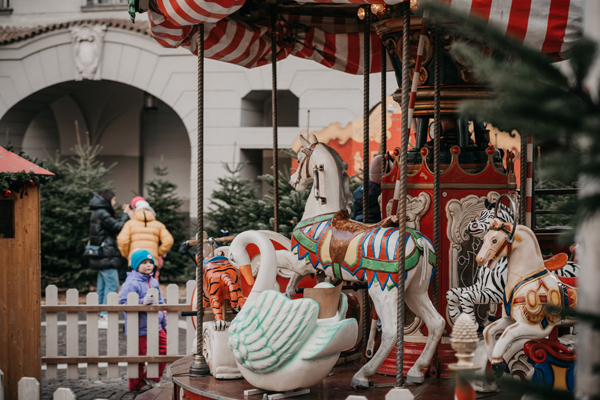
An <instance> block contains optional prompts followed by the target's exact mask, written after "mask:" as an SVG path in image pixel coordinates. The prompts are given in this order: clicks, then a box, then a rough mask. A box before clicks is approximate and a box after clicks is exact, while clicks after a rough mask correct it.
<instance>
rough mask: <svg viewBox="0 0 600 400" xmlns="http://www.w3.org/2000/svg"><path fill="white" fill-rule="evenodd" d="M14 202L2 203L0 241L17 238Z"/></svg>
mask: <svg viewBox="0 0 600 400" xmlns="http://www.w3.org/2000/svg"><path fill="white" fill-rule="evenodd" d="M14 204H15V202H14V201H13V200H1V201H0V239H10V238H14V237H15V221H14V218H15V216H14V215H15V214H14Z"/></svg>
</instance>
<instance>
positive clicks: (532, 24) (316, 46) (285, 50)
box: [149, 0, 584, 74]
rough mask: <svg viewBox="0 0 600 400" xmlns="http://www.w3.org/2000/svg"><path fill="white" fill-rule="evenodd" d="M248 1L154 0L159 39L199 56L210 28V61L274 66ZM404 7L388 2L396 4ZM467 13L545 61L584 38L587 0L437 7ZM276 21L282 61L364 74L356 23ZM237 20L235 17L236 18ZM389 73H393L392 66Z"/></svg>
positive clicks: (375, 44) (457, 0)
mask: <svg viewBox="0 0 600 400" xmlns="http://www.w3.org/2000/svg"><path fill="white" fill-rule="evenodd" d="M244 1H245V0H152V10H151V11H150V12H149V17H150V29H151V32H152V35H153V37H154V39H155V40H156V41H157V42H158V43H160V44H161V45H162V46H164V47H184V48H186V49H188V50H190V51H191V52H192V53H194V54H197V49H198V43H197V38H198V36H197V32H198V24H205V31H204V35H205V36H204V40H205V56H206V57H207V58H211V59H213V60H220V61H225V62H228V63H232V64H237V65H242V66H244V67H247V68H253V67H258V66H261V65H265V64H268V63H269V62H270V61H271V24H270V19H269V15H266V14H262V15H261V13H253V14H252V15H251V16H250V17H248V16H242V15H239V13H238V14H234V13H235V12H236V11H238V10H239V9H240V8H241V7H242V5H243V4H244ZM401 1H402V0H387V1H385V3H386V4H397V3H400V2H401ZM438 1H440V2H444V3H447V4H450V6H451V7H452V8H455V9H459V10H465V11H468V12H469V13H470V14H471V15H475V16H478V17H479V18H482V19H484V20H486V21H488V23H489V24H491V25H494V26H495V27H497V28H499V29H501V30H502V31H503V32H505V33H506V34H507V35H510V36H512V37H513V38H515V39H517V40H519V41H521V42H522V43H524V44H526V45H528V46H529V47H531V48H533V49H535V50H537V51H540V52H542V53H550V54H556V55H559V54H561V53H564V52H565V51H566V50H568V49H569V48H570V47H571V46H572V45H573V43H574V42H575V41H576V40H577V39H579V38H580V37H581V32H582V26H583V2H584V0H438ZM302 3H303V4H304V3H337V4H340V3H342V4H356V5H359V4H369V3H382V1H381V0H303V1H302ZM282 11H283V12H280V13H279V14H278V18H277V27H276V29H277V51H278V54H277V59H278V60H282V59H284V58H286V57H288V56H289V55H293V56H296V57H300V58H306V59H312V60H314V61H317V62H318V63H320V64H322V65H324V66H326V67H328V68H333V69H336V70H339V71H344V72H347V73H350V74H362V73H363V43H362V42H363V34H362V31H363V28H362V21H360V20H359V19H358V17H353V18H348V17H315V16H299V15H295V14H286V13H285V10H282ZM232 14H233V15H232ZM380 52H381V41H380V39H379V37H378V36H377V34H376V33H374V32H372V33H371V68H370V70H371V71H370V72H371V73H373V72H380V71H381V65H380V62H379V60H380V55H381V53H380ZM387 69H388V70H392V68H391V64H390V63H389V62H388V68H387Z"/></svg>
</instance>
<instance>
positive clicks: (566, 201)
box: [535, 175, 577, 228]
mask: <svg viewBox="0 0 600 400" xmlns="http://www.w3.org/2000/svg"><path fill="white" fill-rule="evenodd" d="M573 187H577V182H573V183H572V184H565V183H563V182H561V181H557V180H549V181H546V180H542V179H538V178H537V175H536V184H535V188H536V189H569V188H573ZM575 201H577V195H575V194H562V195H539V194H537V195H536V196H535V209H536V210H551V211H558V212H564V213H565V214H548V215H539V214H536V216H535V220H536V226H537V227H538V228H548V227H553V226H569V225H572V224H573V212H572V210H573V209H574V208H573V207H574V202H575Z"/></svg>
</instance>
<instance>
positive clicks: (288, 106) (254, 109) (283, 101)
mask: <svg viewBox="0 0 600 400" xmlns="http://www.w3.org/2000/svg"><path fill="white" fill-rule="evenodd" d="M271 104H272V102H271V91H270V90H253V91H251V92H250V93H248V94H247V95H246V96H244V98H242V118H241V125H242V126H272V123H271ZM298 107H299V101H298V97H296V95H294V94H293V93H292V92H291V91H289V90H278V91H277V125H278V126H298Z"/></svg>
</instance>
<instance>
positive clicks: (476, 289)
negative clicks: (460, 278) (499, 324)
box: [446, 199, 579, 332]
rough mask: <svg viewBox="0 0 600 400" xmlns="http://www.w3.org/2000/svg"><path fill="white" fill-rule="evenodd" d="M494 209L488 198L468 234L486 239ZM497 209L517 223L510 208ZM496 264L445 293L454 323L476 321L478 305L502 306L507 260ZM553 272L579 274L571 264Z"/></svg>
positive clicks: (500, 215)
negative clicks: (467, 319) (464, 317)
mask: <svg viewBox="0 0 600 400" xmlns="http://www.w3.org/2000/svg"><path fill="white" fill-rule="evenodd" d="M495 208H496V203H495V202H490V201H489V200H488V199H485V208H484V209H483V210H482V211H481V212H480V213H479V215H478V216H477V217H476V218H475V219H474V220H473V221H471V222H470V223H469V225H468V226H467V232H468V233H469V234H470V235H472V236H474V237H479V238H482V237H484V236H485V234H486V233H487V232H488V230H489V228H490V224H491V222H492V221H493V220H494V218H496V216H495ZM498 208H499V210H498V219H499V220H501V221H502V222H509V223H512V222H514V219H515V218H514V215H513V213H512V212H511V210H510V209H509V208H508V207H506V206H505V205H504V204H500V206H499V207H498ZM496 262H497V266H496V268H494V269H490V268H487V267H485V266H482V267H479V269H478V270H477V273H476V276H475V281H474V284H473V285H472V286H467V287H458V288H452V289H450V290H448V291H447V292H446V300H447V301H448V316H449V317H450V320H451V321H452V322H453V323H454V321H455V320H456V318H458V316H459V315H460V314H461V313H465V314H467V315H469V316H471V318H472V319H473V321H475V304H498V303H502V300H503V298H504V287H505V286H506V278H507V266H508V263H507V260H506V257H502V258H499V259H498V260H497V261H496ZM552 272H553V273H555V274H556V275H558V276H562V277H567V278H574V277H577V276H578V275H579V265H577V264H576V263H574V262H572V261H568V262H567V264H566V265H565V266H564V267H563V268H561V269H559V270H556V271H552ZM483 328H484V326H483V325H482V324H478V331H479V332H482V331H483Z"/></svg>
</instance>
